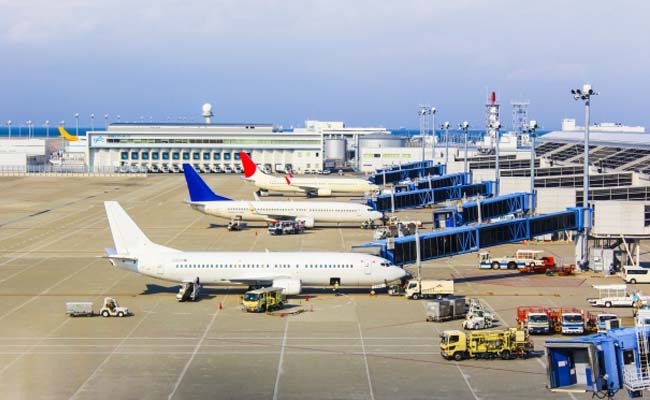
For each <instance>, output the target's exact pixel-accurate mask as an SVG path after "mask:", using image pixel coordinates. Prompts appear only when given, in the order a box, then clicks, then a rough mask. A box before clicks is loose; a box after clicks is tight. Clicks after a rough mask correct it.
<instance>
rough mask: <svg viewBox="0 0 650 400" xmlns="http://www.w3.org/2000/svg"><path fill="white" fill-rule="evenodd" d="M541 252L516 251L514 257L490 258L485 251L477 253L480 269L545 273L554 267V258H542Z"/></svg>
mask: <svg viewBox="0 0 650 400" xmlns="http://www.w3.org/2000/svg"><path fill="white" fill-rule="evenodd" d="M543 252H544V251H543V250H526V249H520V250H517V252H516V253H515V255H514V256H504V257H491V256H490V253H489V252H487V251H482V252H480V253H479V268H481V269H519V270H520V271H521V272H546V270H547V269H549V268H554V267H555V258H554V257H543V256H542V255H541V254H542V253H543Z"/></svg>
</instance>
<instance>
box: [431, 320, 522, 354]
mask: <svg viewBox="0 0 650 400" xmlns="http://www.w3.org/2000/svg"><path fill="white" fill-rule="evenodd" d="M532 350H533V342H532V341H531V340H530V338H529V336H528V334H527V333H526V331H523V330H521V329H517V328H508V329H504V330H494V331H476V332H469V333H465V332H463V331H459V330H448V331H444V332H443V333H442V335H441V336H440V354H441V355H442V357H443V358H445V359H447V360H450V359H453V360H456V361H461V360H464V359H466V358H496V357H500V358H502V359H504V360H509V359H512V358H516V357H521V358H526V357H527V356H528V354H530V352H531V351H532Z"/></svg>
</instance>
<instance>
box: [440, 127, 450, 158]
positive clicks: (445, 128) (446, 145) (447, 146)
mask: <svg viewBox="0 0 650 400" xmlns="http://www.w3.org/2000/svg"><path fill="white" fill-rule="evenodd" d="M440 127H441V128H442V129H444V130H445V165H446V166H447V168H449V121H445V122H444V123H443V124H442V125H440Z"/></svg>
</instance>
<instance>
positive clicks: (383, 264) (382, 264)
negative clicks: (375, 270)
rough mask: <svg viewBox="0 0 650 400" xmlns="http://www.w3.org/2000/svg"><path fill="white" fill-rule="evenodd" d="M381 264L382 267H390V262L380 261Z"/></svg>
mask: <svg viewBox="0 0 650 400" xmlns="http://www.w3.org/2000/svg"><path fill="white" fill-rule="evenodd" d="M381 266H382V267H390V263H387V262H382V263H381Z"/></svg>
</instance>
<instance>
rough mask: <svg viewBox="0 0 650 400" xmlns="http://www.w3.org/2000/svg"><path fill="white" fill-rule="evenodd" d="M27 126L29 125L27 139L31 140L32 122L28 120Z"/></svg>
mask: <svg viewBox="0 0 650 400" xmlns="http://www.w3.org/2000/svg"><path fill="white" fill-rule="evenodd" d="M26 124H27V139H31V137H32V120H31V119H28V120H27V122H26Z"/></svg>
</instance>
